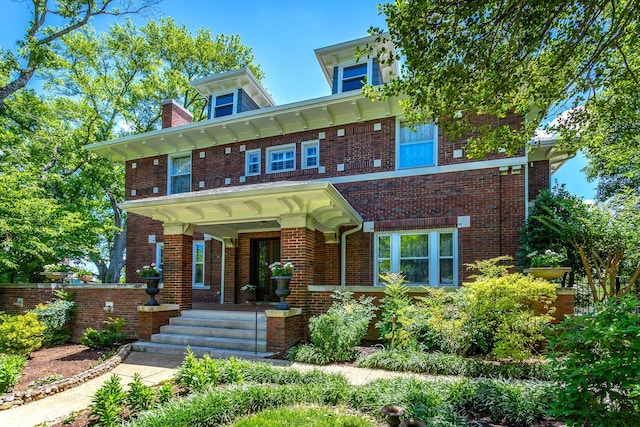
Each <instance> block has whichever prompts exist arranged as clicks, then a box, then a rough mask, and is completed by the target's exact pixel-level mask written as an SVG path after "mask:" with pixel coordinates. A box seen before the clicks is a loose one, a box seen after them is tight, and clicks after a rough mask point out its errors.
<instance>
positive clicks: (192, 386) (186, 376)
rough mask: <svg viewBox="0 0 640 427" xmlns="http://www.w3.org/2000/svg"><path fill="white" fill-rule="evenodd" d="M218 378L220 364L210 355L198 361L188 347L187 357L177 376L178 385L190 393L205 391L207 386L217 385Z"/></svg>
mask: <svg viewBox="0 0 640 427" xmlns="http://www.w3.org/2000/svg"><path fill="white" fill-rule="evenodd" d="M218 378H219V372H218V364H217V363H215V362H214V360H213V359H211V358H210V357H209V355H208V354H205V356H204V357H203V358H202V359H200V360H198V358H197V357H196V355H195V354H194V353H193V352H192V351H191V348H189V347H187V355H186V356H185V358H184V360H183V361H182V364H181V365H180V367H179V368H178V373H177V374H176V384H178V385H179V386H180V387H182V388H183V389H185V391H186V392H187V393H189V392H191V391H194V390H198V391H200V390H203V389H204V388H206V387H207V386H211V385H216V384H217V383H218Z"/></svg>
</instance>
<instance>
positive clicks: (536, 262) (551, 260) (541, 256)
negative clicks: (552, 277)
mask: <svg viewBox="0 0 640 427" xmlns="http://www.w3.org/2000/svg"><path fill="white" fill-rule="evenodd" d="M527 258H529V259H530V260H531V267H559V266H560V263H561V262H562V261H563V260H564V255H562V254H559V253H557V252H554V251H552V250H551V249H547V250H546V251H544V252H542V253H539V252H538V251H533V252H531V253H530V254H529V255H527Z"/></svg>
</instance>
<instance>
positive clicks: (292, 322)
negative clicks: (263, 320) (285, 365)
mask: <svg viewBox="0 0 640 427" xmlns="http://www.w3.org/2000/svg"><path fill="white" fill-rule="evenodd" d="M307 325H308V324H307V323H306V322H305V321H304V319H303V316H290V317H267V351H269V352H278V351H285V350H287V349H288V348H290V347H292V346H294V345H296V344H297V343H298V342H300V341H301V340H303V339H305V338H306V336H307V335H308V333H307V331H308V327H307Z"/></svg>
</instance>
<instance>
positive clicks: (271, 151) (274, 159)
mask: <svg viewBox="0 0 640 427" xmlns="http://www.w3.org/2000/svg"><path fill="white" fill-rule="evenodd" d="M295 169H296V145H295V144H290V145H284V146H279V147H270V148H267V172H268V173H271V172H285V171H291V170H295Z"/></svg>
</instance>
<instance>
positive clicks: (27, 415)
mask: <svg viewBox="0 0 640 427" xmlns="http://www.w3.org/2000/svg"><path fill="white" fill-rule="evenodd" d="M182 359H183V356H179V355H165V354H155V353H139V352H135V351H133V352H131V353H130V354H129V356H128V357H127V358H126V359H125V360H124V361H123V362H122V363H121V364H120V365H118V366H117V367H116V368H115V369H114V370H112V371H111V372H108V373H106V374H104V375H101V376H99V377H97V378H94V379H92V380H89V381H87V382H85V383H83V384H81V385H79V386H78V387H75V388H72V389H70V390H66V391H63V392H62V393H58V394H55V395H53V396H49V397H46V398H44V399H41V400H37V401H35V402H31V403H27V404H25V405H22V406H18V407H17V408H14V409H7V410H5V411H0V426H3V427H33V426H37V425H43V423H45V422H52V421H55V420H58V421H59V420H62V419H64V418H65V417H67V416H69V415H70V414H71V413H72V412H75V411H80V410H82V409H85V408H87V407H89V404H90V403H91V399H92V398H93V395H94V393H95V392H96V390H98V389H99V388H100V386H101V385H102V384H103V383H104V382H105V381H106V380H107V379H109V378H110V377H111V375H118V376H120V378H121V379H122V384H123V385H125V384H129V383H130V382H131V381H132V380H133V374H135V373H138V374H140V375H141V376H142V379H143V381H144V383H145V384H147V385H156V384H158V383H160V382H162V381H164V380H167V379H170V378H171V377H173V375H174V374H175V372H176V367H177V366H179V365H180V364H181V363H182ZM291 367H292V368H295V369H298V370H300V371H310V370H312V369H321V370H323V371H326V372H331V373H340V374H342V375H344V376H345V377H347V379H348V380H349V382H350V383H351V384H353V385H361V384H364V383H366V382H369V381H372V380H375V379H378V378H390V377H397V376H415V377H420V378H426V377H425V376H422V375H414V374H404V373H398V372H389V371H382V370H377V369H366V368H355V367H351V366H342V365H329V366H315V365H305V364H300V363H294V364H292V365H291Z"/></svg>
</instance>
